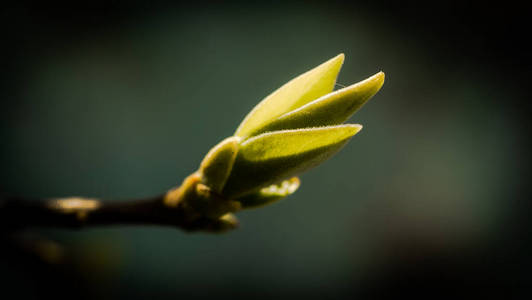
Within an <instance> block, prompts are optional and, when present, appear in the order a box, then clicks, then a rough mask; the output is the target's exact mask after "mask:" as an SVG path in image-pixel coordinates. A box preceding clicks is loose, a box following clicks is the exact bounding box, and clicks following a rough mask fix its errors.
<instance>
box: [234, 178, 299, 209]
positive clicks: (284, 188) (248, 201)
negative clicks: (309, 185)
mask: <svg viewBox="0 0 532 300" xmlns="http://www.w3.org/2000/svg"><path fill="white" fill-rule="evenodd" d="M299 184H300V181H299V178H297V177H292V178H290V179H288V180H284V181H283V182H281V183H278V184H272V185H270V186H268V187H265V188H262V189H260V190H259V191H258V192H255V193H253V194H249V195H246V196H244V197H241V198H238V199H236V200H237V201H239V202H240V203H241V204H242V208H255V207H260V206H264V205H268V204H271V203H273V202H276V201H279V200H281V199H283V198H284V197H286V196H288V195H290V194H293V193H294V192H295V191H296V190H297V189H298V188H299Z"/></svg>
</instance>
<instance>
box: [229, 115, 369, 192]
mask: <svg viewBox="0 0 532 300" xmlns="http://www.w3.org/2000/svg"><path fill="white" fill-rule="evenodd" d="M361 128H362V126H360V125H351V124H346V125H338V126H328V127H318V128H307V129H298V130H282V131H274V132H268V133H264V134H261V135H259V136H256V137H253V138H250V139H248V140H246V141H244V142H242V143H241V144H240V146H241V147H240V150H239V152H238V155H237V157H236V159H235V163H234V165H233V171H232V172H231V174H230V175H229V178H228V180H227V182H226V184H225V187H224V189H223V194H224V195H227V196H228V197H230V198H235V197H237V196H242V195H244V194H247V193H251V192H254V191H256V190H258V189H260V188H263V187H265V186H268V185H271V184H274V183H276V182H280V181H282V180H284V179H286V178H289V177H292V176H294V175H296V174H299V173H301V172H304V171H306V170H308V169H310V168H312V167H314V166H316V165H318V164H320V163H322V162H323V161H325V160H326V159H328V158H329V157H331V156H332V155H333V154H335V153H336V152H337V151H338V150H340V149H341V148H342V146H344V145H345V143H346V142H347V141H348V140H349V139H350V138H351V137H352V136H353V135H355V134H356V133H357V132H358V131H359V130H360V129H361Z"/></svg>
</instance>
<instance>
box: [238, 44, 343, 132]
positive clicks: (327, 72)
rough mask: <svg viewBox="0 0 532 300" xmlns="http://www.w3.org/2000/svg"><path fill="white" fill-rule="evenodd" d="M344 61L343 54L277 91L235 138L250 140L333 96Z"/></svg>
mask: <svg viewBox="0 0 532 300" xmlns="http://www.w3.org/2000/svg"><path fill="white" fill-rule="evenodd" d="M343 62H344V54H339V55H337V56H335V57H333V58H332V59H330V60H328V61H326V62H324V63H322V64H321V65H319V66H317V67H315V68H314V69H312V70H310V71H308V72H306V73H304V74H302V75H300V76H298V77H296V78H294V79H292V80H291V81H289V82H288V83H286V84H285V85H283V86H282V87H280V88H279V89H277V90H276V91H275V92H273V93H272V94H270V95H269V96H267V97H266V98H264V100H262V101H261V102H260V103H259V104H258V105H257V106H255V108H253V110H252V111H251V112H250V113H249V114H248V115H247V116H246V117H245V118H244V120H243V121H242V123H241V124H240V126H239V127H238V129H237V130H236V133H235V135H236V136H240V137H242V138H247V137H249V136H255V135H258V134H260V133H263V132H265V131H264V130H263V127H264V126H265V125H267V124H268V123H270V122H271V121H272V120H274V119H275V118H277V117H279V116H281V115H283V114H285V113H287V112H289V111H291V110H294V109H296V108H298V107H300V106H302V105H304V104H306V103H308V102H310V101H313V100H315V99H317V98H319V97H321V96H323V95H325V94H327V93H330V92H331V91H332V90H333V89H334V84H335V83H336V78H337V76H338V73H339V72H340V69H341V67H342V64H343Z"/></svg>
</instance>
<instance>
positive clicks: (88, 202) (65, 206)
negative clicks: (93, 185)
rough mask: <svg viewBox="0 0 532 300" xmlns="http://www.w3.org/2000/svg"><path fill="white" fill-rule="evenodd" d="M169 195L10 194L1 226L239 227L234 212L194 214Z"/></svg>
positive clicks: (0, 205) (2, 202)
mask: <svg viewBox="0 0 532 300" xmlns="http://www.w3.org/2000/svg"><path fill="white" fill-rule="evenodd" d="M174 190H175V189H174ZM168 194H170V192H169V193H168ZM168 194H165V195H161V196H157V197H153V198H147V199H140V200H132V201H120V202H114V203H112V202H104V201H102V200H99V199H92V198H81V197H70V198H56V199H27V198H20V197H8V198H4V199H0V224H1V228H2V229H5V230H10V231H11V230H18V229H24V228H28V227H59V228H69V229H80V228H85V227H93V226H109V225H158V226H173V227H178V228H181V229H183V230H185V231H198V230H201V231H209V232H221V231H225V230H229V229H233V228H235V227H236V226H237V222H236V219H234V218H232V216H231V215H228V217H226V218H219V219H211V218H205V217H201V216H197V215H195V216H191V215H190V214H189V213H188V212H187V211H186V209H183V207H182V206H180V205H177V206H169V205H167V204H166V203H165V197H166V196H167V195H168Z"/></svg>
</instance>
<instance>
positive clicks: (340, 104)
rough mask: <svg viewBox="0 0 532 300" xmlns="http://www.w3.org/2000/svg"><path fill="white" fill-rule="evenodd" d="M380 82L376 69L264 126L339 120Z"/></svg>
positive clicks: (303, 125) (301, 125)
mask: <svg viewBox="0 0 532 300" xmlns="http://www.w3.org/2000/svg"><path fill="white" fill-rule="evenodd" d="M383 83H384V73H382V72H379V73H377V74H375V75H373V76H371V77H369V78H367V79H365V80H362V81H360V82H358V83H355V84H353V85H351V86H348V87H345V88H343V89H340V90H337V91H335V92H333V93H330V94H327V95H325V96H323V97H321V98H319V99H316V100H314V101H312V102H310V103H307V104H305V105H303V106H301V107H299V108H297V109H295V110H293V111H290V112H288V113H286V114H284V115H282V116H280V117H279V118H277V119H275V120H273V121H272V122H270V123H269V124H267V125H266V126H265V127H264V130H265V131H276V130H285V129H297V128H307V127H316V126H329V125H337V124H342V123H343V122H345V121H346V120H347V119H349V118H350V117H351V116H352V115H353V114H354V113H355V112H356V111H358V110H359V109H360V108H361V107H362V106H363V105H364V104H365V103H366V102H367V101H368V100H369V99H371V98H372V97H373V96H374V95H375V94H376V93H377V92H378V91H379V89H380V88H381V87H382V85H383Z"/></svg>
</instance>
